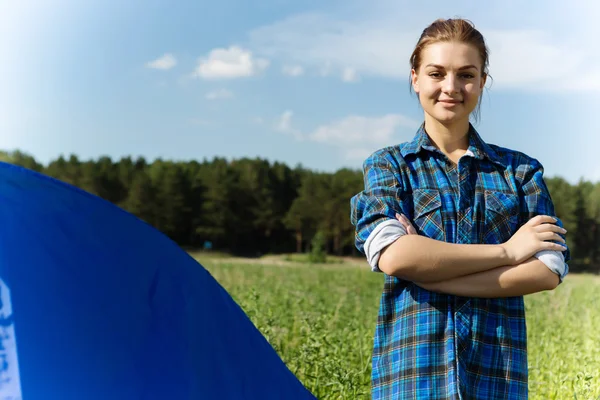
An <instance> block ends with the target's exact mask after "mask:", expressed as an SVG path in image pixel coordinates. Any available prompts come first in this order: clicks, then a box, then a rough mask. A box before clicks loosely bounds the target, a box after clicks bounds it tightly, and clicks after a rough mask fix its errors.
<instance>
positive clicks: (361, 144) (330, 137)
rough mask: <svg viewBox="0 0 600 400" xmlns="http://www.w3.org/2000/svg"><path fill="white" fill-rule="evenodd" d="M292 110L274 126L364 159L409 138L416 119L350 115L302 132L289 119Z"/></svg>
mask: <svg viewBox="0 0 600 400" xmlns="http://www.w3.org/2000/svg"><path fill="white" fill-rule="evenodd" d="M293 116H294V113H293V112H292V111H291V110H287V111H285V112H284V113H282V114H281V115H280V116H279V117H278V118H277V121H276V123H275V126H274V127H275V130H276V131H278V132H281V133H285V134H288V135H291V136H293V137H294V138H295V139H296V140H299V141H311V142H315V143H319V144H322V145H327V146H331V147H335V148H338V149H339V150H340V151H341V152H342V153H344V155H345V157H346V158H347V159H351V160H357V159H361V158H362V159H364V157H365V155H368V154H370V153H371V152H373V151H375V150H376V149H377V148H381V147H382V146H387V145H390V144H393V143H400V142H402V141H407V140H410V139H412V137H413V136H414V133H415V130H416V129H417V127H418V126H419V122H417V121H414V120H412V119H410V118H407V117H405V116H403V115H400V114H387V115H383V116H378V117H367V116H361V115H349V116H347V117H344V118H342V119H339V120H336V121H332V122H330V123H327V124H323V125H321V126H318V127H317V128H316V129H314V130H313V131H312V132H310V133H303V132H301V131H300V130H299V129H297V128H296V127H294V125H293V123H292V117H293Z"/></svg>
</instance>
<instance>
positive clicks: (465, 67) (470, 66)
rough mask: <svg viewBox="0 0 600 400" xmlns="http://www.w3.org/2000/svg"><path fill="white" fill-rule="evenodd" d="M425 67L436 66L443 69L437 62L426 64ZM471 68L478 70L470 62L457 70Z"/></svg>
mask: <svg viewBox="0 0 600 400" xmlns="http://www.w3.org/2000/svg"><path fill="white" fill-rule="evenodd" d="M427 67H434V68H438V69H445V68H444V67H443V66H441V65H438V64H427V65H426V66H425V68H427ZM471 68H475V69H476V70H478V68H477V67H476V66H474V65H472V64H469V65H465V66H463V67H460V68H459V69H458V70H459V71H462V70H465V69H471Z"/></svg>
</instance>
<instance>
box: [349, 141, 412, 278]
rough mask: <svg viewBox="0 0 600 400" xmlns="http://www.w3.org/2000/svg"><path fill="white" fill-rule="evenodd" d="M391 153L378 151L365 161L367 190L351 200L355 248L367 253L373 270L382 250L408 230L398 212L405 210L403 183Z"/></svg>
mask: <svg viewBox="0 0 600 400" xmlns="http://www.w3.org/2000/svg"><path fill="white" fill-rule="evenodd" d="M386 155H387V157H389V153H384V152H383V151H378V152H376V153H374V154H372V155H371V156H370V157H369V158H367V159H366V160H365V162H364V163H363V176H364V187H365V188H364V190H363V191H362V192H360V193H358V194H357V195H355V196H354V197H352V199H351V200H350V206H351V215H350V219H351V222H352V225H354V226H355V245H356V248H357V249H358V250H359V251H360V252H361V253H363V254H365V255H366V257H367V261H368V262H369V264H370V265H371V269H372V270H373V271H377V272H378V271H380V270H379V268H378V266H377V264H378V261H379V253H380V251H381V250H382V249H383V248H384V247H386V246H388V245H389V244H391V243H392V242H394V241H395V240H396V239H398V238H399V237H400V236H401V235H403V234H405V233H406V231H405V230H404V227H403V226H402V224H400V222H399V221H397V219H396V213H403V212H404V213H406V211H404V210H403V204H402V201H401V193H402V183H401V181H400V179H399V178H398V172H397V167H394V165H393V163H392V162H391V160H390V159H389V158H387V157H386Z"/></svg>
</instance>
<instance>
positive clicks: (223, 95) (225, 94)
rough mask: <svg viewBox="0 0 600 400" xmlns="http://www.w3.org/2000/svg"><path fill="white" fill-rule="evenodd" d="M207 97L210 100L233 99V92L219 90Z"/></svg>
mask: <svg viewBox="0 0 600 400" xmlns="http://www.w3.org/2000/svg"><path fill="white" fill-rule="evenodd" d="M205 97H206V99H208V100H219V99H230V98H232V97H233V92H231V91H229V90H227V89H218V90H213V91H211V92H208V93H206V96H205Z"/></svg>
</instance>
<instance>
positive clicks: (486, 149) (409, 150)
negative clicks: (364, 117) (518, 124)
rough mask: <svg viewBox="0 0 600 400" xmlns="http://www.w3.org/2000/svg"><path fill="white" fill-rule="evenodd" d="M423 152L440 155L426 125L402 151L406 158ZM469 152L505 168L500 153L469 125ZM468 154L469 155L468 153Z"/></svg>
mask: <svg viewBox="0 0 600 400" xmlns="http://www.w3.org/2000/svg"><path fill="white" fill-rule="evenodd" d="M422 150H429V151H433V152H438V153H440V150H438V148H437V147H435V146H434V145H433V143H432V142H431V139H430V138H429V135H427V132H426V131H425V123H423V124H421V126H420V127H419V129H418V130H417V133H416V134H415V137H414V138H413V140H412V141H410V142H408V143H407V144H406V145H405V146H403V147H402V149H401V154H402V156H403V157H406V156H407V155H408V154H418V153H419V152H420V151H422ZM469 150H470V152H471V153H472V155H473V157H475V158H477V159H479V160H482V159H484V158H487V159H489V160H490V161H492V162H495V163H497V164H500V165H502V166H505V165H504V163H503V162H502V159H501V158H500V156H499V155H498V153H497V152H496V151H495V150H494V149H493V148H492V147H491V146H490V145H489V144H487V143H486V142H484V141H483V139H481V136H479V133H478V132H477V130H476V129H475V128H474V127H473V125H472V124H470V123H469ZM467 154H468V153H467Z"/></svg>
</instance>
